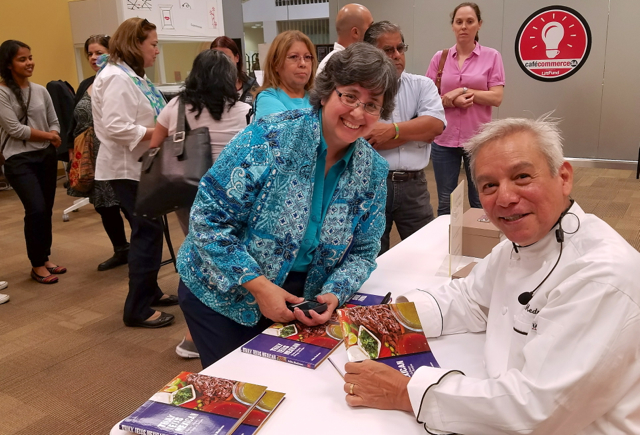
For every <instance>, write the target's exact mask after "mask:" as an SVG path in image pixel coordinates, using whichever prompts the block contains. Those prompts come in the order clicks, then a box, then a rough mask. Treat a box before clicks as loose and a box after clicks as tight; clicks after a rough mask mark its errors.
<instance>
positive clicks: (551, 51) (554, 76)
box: [516, 6, 591, 82]
mask: <svg viewBox="0 0 640 435" xmlns="http://www.w3.org/2000/svg"><path fill="white" fill-rule="evenodd" d="M590 50H591V30H590V29H589V25H588V24H587V21H586V20H585V19H584V18H583V17H582V15H580V14H579V13H578V12H577V11H575V10H573V9H571V8H568V7H566V6H548V7H546V8H542V9H540V10H538V11H536V12H534V13H533V14H531V15H530V16H529V18H527V19H526V21H525V22H524V23H523V24H522V26H521V27H520V30H519V31H518V36H517V37H516V59H517V60H518V64H519V65H520V68H522V70H523V71H524V72H525V73H527V74H528V75H529V76H531V77H533V78H534V79H536V80H541V81H545V82H555V81H558V80H563V79H566V78H567V77H570V76H571V75H573V74H575V73H576V72H577V71H578V70H579V69H580V67H582V65H583V64H584V63H585V62H586V60H587V57H588V56H589V51H590Z"/></svg>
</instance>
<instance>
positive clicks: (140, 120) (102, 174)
mask: <svg viewBox="0 0 640 435" xmlns="http://www.w3.org/2000/svg"><path fill="white" fill-rule="evenodd" d="M92 89H93V90H92V93H91V110H92V112H93V128H94V130H95V133H96V136H97V137H98V139H99V140H100V149H99V150H98V157H97V159H96V174H95V178H96V180H122V179H124V180H135V181H139V180H140V172H141V170H142V163H140V162H138V159H139V158H140V157H141V156H142V154H143V153H144V152H145V151H146V150H148V149H149V141H148V140H145V141H143V140H142V138H143V137H144V135H145V134H146V132H147V128H153V127H154V126H155V112H154V110H153V108H152V107H151V103H150V102H149V100H148V99H147V97H146V96H145V95H144V94H143V93H142V91H141V90H140V89H139V88H138V87H137V86H136V84H135V83H134V82H133V80H131V78H130V77H129V76H128V75H127V74H126V73H125V72H124V71H123V70H122V69H120V68H119V67H118V66H116V65H113V64H111V63H109V64H107V65H106V66H105V67H104V69H103V70H102V71H100V73H99V74H98V75H97V77H96V80H95V81H94V82H93V88H92Z"/></svg>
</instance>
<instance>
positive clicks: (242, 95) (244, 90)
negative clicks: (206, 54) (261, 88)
mask: <svg viewBox="0 0 640 435" xmlns="http://www.w3.org/2000/svg"><path fill="white" fill-rule="evenodd" d="M211 49H212V50H219V51H221V52H223V53H224V54H226V55H227V56H229V58H230V59H231V60H233V62H234V63H235V64H236V68H237V70H238V78H237V79H236V89H237V90H238V101H242V102H243V103H247V104H251V103H253V93H254V92H255V89H256V88H257V86H258V82H257V81H256V79H254V78H253V77H249V76H248V75H247V73H246V72H244V69H243V68H242V64H243V61H242V58H241V57H240V50H238V45H237V44H236V43H235V42H234V41H233V39H231V38H229V37H228V36H218V37H217V38H216V39H214V40H213V42H212V43H211Z"/></svg>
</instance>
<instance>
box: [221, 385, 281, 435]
mask: <svg viewBox="0 0 640 435" xmlns="http://www.w3.org/2000/svg"><path fill="white" fill-rule="evenodd" d="M284 398H285V397H284V393H278V392H277V391H269V390H267V392H266V393H264V396H262V399H260V401H259V402H258V404H257V405H256V408H255V409H254V410H253V411H251V413H250V414H249V415H248V416H247V418H245V419H244V420H243V421H242V424H241V425H240V426H238V428H237V429H236V430H235V432H234V433H233V434H234V435H253V434H254V433H256V432H258V431H259V430H260V429H261V428H262V426H264V424H265V423H266V422H267V420H268V419H269V417H271V415H273V413H274V412H275V411H276V408H277V407H278V406H279V405H280V404H281V403H282V401H283V400H284Z"/></svg>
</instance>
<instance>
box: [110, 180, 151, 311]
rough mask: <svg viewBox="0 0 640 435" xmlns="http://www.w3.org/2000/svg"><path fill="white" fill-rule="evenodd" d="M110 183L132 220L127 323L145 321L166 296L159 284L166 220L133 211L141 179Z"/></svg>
mask: <svg viewBox="0 0 640 435" xmlns="http://www.w3.org/2000/svg"><path fill="white" fill-rule="evenodd" d="M110 183H111V186H112V187H113V190H114V191H115V192H116V196H117V197H118V200H119V201H120V206H121V207H122V208H123V209H124V210H126V213H127V214H128V215H129V218H130V221H129V222H130V223H131V241H130V244H131V246H130V248H129V294H128V295H127V300H126V301H125V304H124V315H123V320H124V322H125V323H129V322H134V321H143V320H146V319H148V318H149V317H151V316H152V315H153V313H154V311H155V310H153V309H152V308H151V304H153V303H154V302H156V301H158V300H159V299H160V298H161V297H162V291H161V290H160V287H158V271H159V270H160V262H161V261H162V222H161V221H160V219H147V218H144V217H141V216H135V215H134V214H133V211H134V209H135V205H136V193H137V191H138V182H137V181H133V180H111V181H110Z"/></svg>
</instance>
